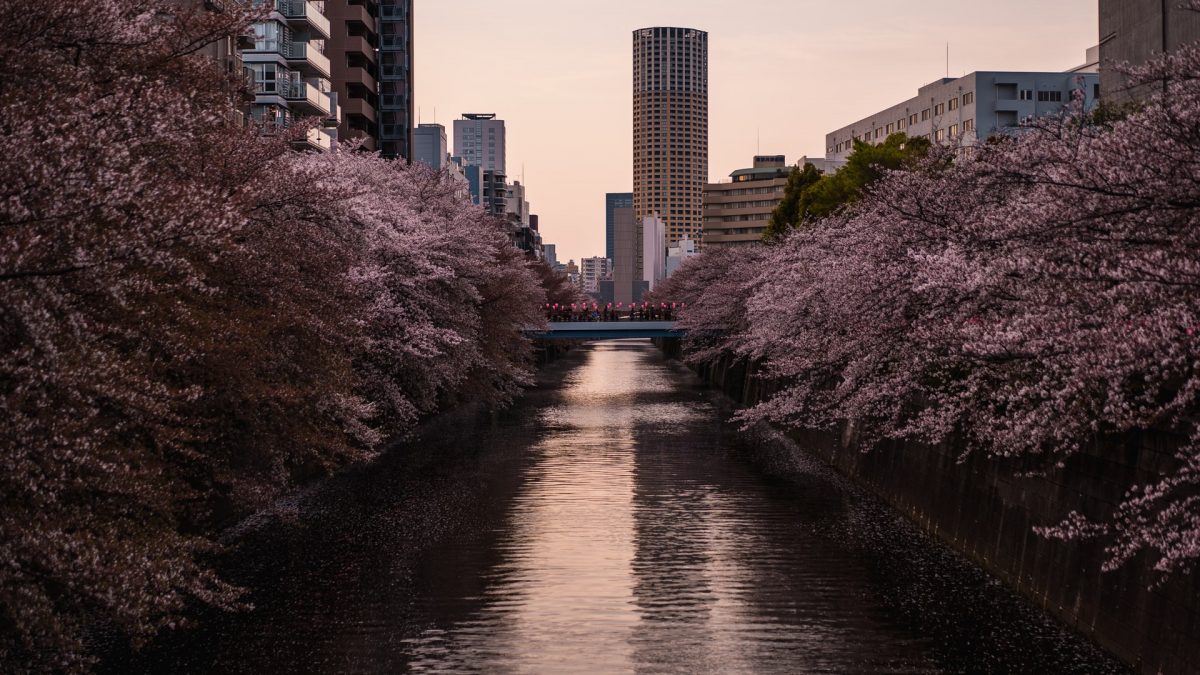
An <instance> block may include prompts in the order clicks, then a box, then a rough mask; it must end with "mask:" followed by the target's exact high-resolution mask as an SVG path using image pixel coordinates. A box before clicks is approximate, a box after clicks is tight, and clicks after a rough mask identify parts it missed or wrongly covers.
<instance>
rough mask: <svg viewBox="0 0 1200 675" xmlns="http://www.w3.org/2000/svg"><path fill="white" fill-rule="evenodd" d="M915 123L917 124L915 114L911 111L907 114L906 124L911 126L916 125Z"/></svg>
mask: <svg viewBox="0 0 1200 675" xmlns="http://www.w3.org/2000/svg"><path fill="white" fill-rule="evenodd" d="M916 124H917V114H916V113H913V114H911V115H909V116H908V126H910V127H912V126H916Z"/></svg>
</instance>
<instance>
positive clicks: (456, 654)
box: [109, 342, 1123, 675]
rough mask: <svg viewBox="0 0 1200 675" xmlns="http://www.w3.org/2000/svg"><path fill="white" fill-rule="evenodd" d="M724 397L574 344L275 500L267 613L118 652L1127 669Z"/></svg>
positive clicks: (578, 666) (180, 659)
mask: <svg viewBox="0 0 1200 675" xmlns="http://www.w3.org/2000/svg"><path fill="white" fill-rule="evenodd" d="M728 413H729V410H728V409H726V407H725V403H724V402H723V399H721V398H720V397H719V396H718V395H716V394H715V393H713V392H711V391H707V390H705V389H704V388H703V387H702V386H701V384H700V382H699V381H698V380H697V379H696V378H695V377H694V376H693V375H692V374H691V373H690V372H688V371H687V370H686V369H684V368H682V367H681V366H678V365H676V364H672V363H669V362H667V361H666V360H664V358H663V357H662V356H661V354H660V353H659V352H658V351H657V350H656V349H655V348H654V347H653V346H652V345H651V344H649V343H648V342H601V343H594V344H592V345H590V346H587V347H585V348H583V349H580V350H577V351H575V352H573V353H572V354H571V355H570V356H568V357H567V358H565V359H564V360H563V361H561V362H559V363H557V364H555V365H553V366H551V367H550V368H549V369H548V370H547V371H545V372H544V373H543V384H542V386H541V387H540V388H538V389H537V390H535V391H533V392H531V393H530V394H529V395H528V396H526V397H525V398H524V399H523V400H522V401H521V403H520V405H519V406H518V407H517V408H516V409H515V410H513V411H511V412H510V413H507V414H506V415H504V416H503V418H502V419H500V420H497V421H493V422H491V423H487V424H482V423H481V424H475V425H473V424H467V423H465V422H464V421H463V420H461V419H452V418H446V419H443V420H439V421H437V422H435V423H433V424H431V425H429V426H428V427H426V428H425V429H424V430H423V432H422V437H421V438H420V439H418V440H417V441H415V442H413V443H411V444H408V445H405V446H402V447H398V448H396V449H395V450H394V451H393V452H391V453H389V454H388V455H387V456H386V457H384V458H383V459H381V460H380V461H379V462H376V463H375V464H373V465H371V466H368V467H363V468H361V469H359V470H357V471H356V472H353V473H351V474H349V475H346V476H341V477H339V478H337V479H335V480H332V481H329V482H328V483H327V484H325V485H324V486H322V487H321V488H320V489H318V490H316V491H314V492H313V493H311V494H308V495H306V496H305V497H304V498H302V499H298V500H297V501H296V502H295V503H294V504H292V505H291V506H287V507H281V508H280V509H279V512H278V513H276V514H274V515H272V516H270V517H264V518H263V519H261V521H260V522H258V523H257V524H256V525H255V526H254V527H251V528H248V530H247V531H246V532H245V533H243V534H242V535H241V536H240V542H239V543H240V546H239V547H238V552H237V553H236V554H234V555H231V556H230V558H229V560H228V561H227V566H228V569H229V574H230V576H231V577H232V578H234V579H236V580H237V581H239V582H240V583H243V584H245V585H246V586H247V587H249V588H250V589H252V594H251V601H252V602H253V603H254V605H255V609H254V610H253V611H251V612H248V613H245V614H240V615H221V616H210V617H205V618H202V620H201V621H200V623H199V625H198V626H197V627H194V628H191V629H188V630H186V631H180V632H178V633H176V634H174V635H170V636H168V637H167V638H165V639H163V640H162V641H160V642H159V643H158V644H156V645H153V646H152V647H151V648H150V649H149V650H148V651H147V652H146V653H145V654H143V655H142V656H140V657H138V659H137V660H136V661H134V662H132V663H130V662H126V661H125V660H123V659H114V661H112V662H111V663H110V664H109V670H111V671H112V672H161V673H256V674H263V675H265V674H267V673H393V672H405V671H407V672H456V673H458V672H488V673H504V672H522V673H572V672H576V673H609V672H614V673H617V672H635V671H636V672H644V673H655V672H680V673H709V672H711V673H732V672H757V673H769V672H779V673H810V672H837V673H902V672H903V673H908V672H916V673H925V672H995V673H1071V672H1075V673H1105V672H1123V670H1122V668H1121V666H1120V665H1119V664H1117V663H1114V662H1113V661H1111V660H1109V659H1108V658H1107V657H1106V656H1105V655H1103V654H1101V653H1099V652H1098V651H1097V650H1095V649H1094V648H1093V647H1091V646H1090V645H1089V644H1087V643H1086V642H1084V641H1082V640H1081V639H1079V638H1077V637H1075V636H1073V635H1071V634H1070V633H1069V632H1068V631H1066V630H1065V629H1063V628H1061V627H1059V626H1058V625H1056V624H1054V623H1053V622H1051V621H1050V620H1048V619H1046V618H1045V617H1044V616H1042V615H1041V614H1040V613H1039V612H1038V611H1036V610H1033V609H1030V608H1028V607H1027V606H1026V605H1024V604H1023V603H1022V602H1021V601H1020V600H1018V599H1017V598H1016V597H1015V596H1014V595H1012V594H1011V593H1009V592H1008V591H1007V590H1005V589H1004V588H1002V587H1001V586H1000V585H999V584H998V583H996V582H994V581H992V580H990V579H989V578H987V577H986V576H985V575H983V574H982V573H980V572H978V571H976V570H975V569H974V568H972V567H971V566H970V565H969V564H967V563H966V562H964V561H963V560H962V559H960V558H958V557H957V556H955V555H954V554H952V553H950V552H949V551H948V550H946V549H945V548H943V547H942V546H941V545H939V544H937V543H936V542H933V541H931V540H929V539H928V538H926V537H925V536H924V535H922V534H921V533H919V532H918V531H917V530H916V529H915V528H913V527H911V526H910V525H908V524H907V523H906V522H904V521H903V520H902V519H900V518H899V517H898V516H896V515H895V514H893V513H892V512H891V511H889V510H888V509H887V508H886V507H885V506H883V505H881V504H880V503H879V502H877V501H876V500H875V499H873V498H872V497H869V496H867V495H866V494H865V493H863V492H861V491H860V490H858V489H856V488H855V487H854V486H852V485H850V484H849V483H847V482H846V481H844V480H842V479H841V478H840V477H838V476H837V475H836V474H834V473H832V472H831V471H830V470H829V469H827V468H826V467H825V466H823V465H821V464H819V463H817V462H815V461H813V462H811V463H810V462H807V461H804V460H795V459H794V456H795V455H794V454H793V453H790V452H786V450H787V448H786V447H785V445H784V442H783V441H781V440H779V439H777V438H773V437H770V436H768V435H762V434H756V435H750V434H745V433H741V432H738V430H737V429H736V428H735V427H733V426H731V425H728V424H726V423H725V422H724V420H725V419H726V418H727V417H728ZM801 456H802V455H801Z"/></svg>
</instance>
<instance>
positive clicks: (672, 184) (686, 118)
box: [614, 27, 708, 254]
mask: <svg viewBox="0 0 1200 675" xmlns="http://www.w3.org/2000/svg"><path fill="white" fill-rule="evenodd" d="M707 179H708V33H705V32H704V31H699V30H694V29H691V28H662V27H660V28H645V29H642V30H637V31H634V33H633V201H634V216H635V218H636V219H637V220H638V221H640V220H641V219H642V218H645V217H647V216H657V217H660V218H661V219H662V220H663V222H664V225H665V228H666V238H667V242H668V243H673V242H676V241H678V240H680V239H682V238H683V237H685V236H688V237H691V238H692V239H696V240H699V239H700V237H701V235H702V224H703V221H702V218H701V209H702V198H703V193H704V183H705V181H706V180H707ZM615 253H616V251H614V254H615Z"/></svg>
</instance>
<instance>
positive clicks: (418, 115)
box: [417, 106, 421, 126]
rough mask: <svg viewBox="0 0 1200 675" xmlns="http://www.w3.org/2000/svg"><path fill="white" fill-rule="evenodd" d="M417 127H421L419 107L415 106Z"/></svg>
mask: <svg viewBox="0 0 1200 675" xmlns="http://www.w3.org/2000/svg"><path fill="white" fill-rule="evenodd" d="M417 126H421V106H417Z"/></svg>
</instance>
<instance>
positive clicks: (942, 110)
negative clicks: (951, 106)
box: [933, 103, 946, 115]
mask: <svg viewBox="0 0 1200 675" xmlns="http://www.w3.org/2000/svg"><path fill="white" fill-rule="evenodd" d="M933 114H934V115H945V114H946V104H945V103H939V104H937V105H936V106H934V108H933Z"/></svg>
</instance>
